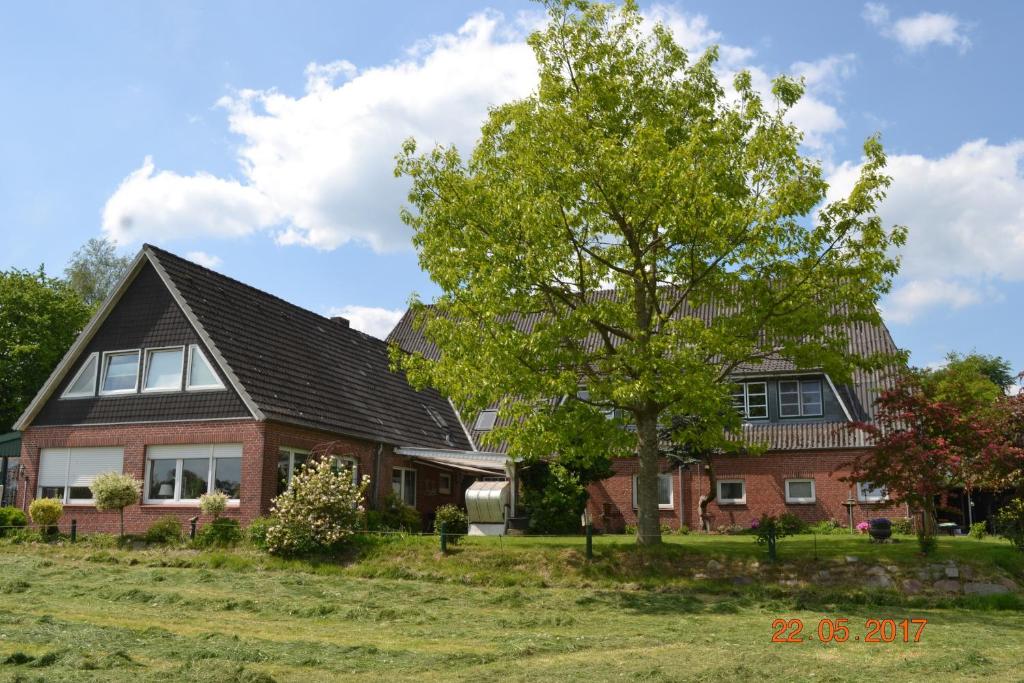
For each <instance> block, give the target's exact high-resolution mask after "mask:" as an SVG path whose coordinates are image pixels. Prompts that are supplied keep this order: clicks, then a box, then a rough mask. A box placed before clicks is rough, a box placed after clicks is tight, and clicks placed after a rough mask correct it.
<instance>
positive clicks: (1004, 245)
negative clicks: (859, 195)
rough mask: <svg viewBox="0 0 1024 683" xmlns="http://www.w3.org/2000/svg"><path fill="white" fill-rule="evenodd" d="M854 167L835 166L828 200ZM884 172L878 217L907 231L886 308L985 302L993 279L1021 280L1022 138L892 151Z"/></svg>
mask: <svg viewBox="0 0 1024 683" xmlns="http://www.w3.org/2000/svg"><path fill="white" fill-rule="evenodd" d="M859 170H860V167H859V165H858V164H851V163H844V164H842V165H840V166H839V167H838V168H837V169H836V171H835V172H834V173H833V174H832V176H831V177H830V179H829V182H830V185H831V187H830V189H829V195H830V197H831V198H835V197H839V196H845V195H846V194H847V193H848V192H849V190H850V188H851V187H852V186H853V183H854V182H855V181H856V178H857V174H858V173H859ZM887 170H888V173H889V175H891V176H892V178H893V184H892V187H891V188H890V189H889V193H888V196H887V198H886V199H885V201H884V202H883V203H882V205H881V208H880V215H881V216H882V218H883V220H884V221H885V222H886V223H893V224H901V225H906V226H907V227H908V228H909V230H910V234H909V237H908V240H907V245H906V247H905V248H904V250H903V265H902V268H901V275H900V277H901V286H900V289H898V290H897V291H895V292H894V293H893V294H892V296H891V297H890V301H889V302H887V306H888V307H889V310H890V311H896V312H897V313H896V315H897V316H898V317H899V318H901V319H902V320H909V319H910V318H912V317H913V315H914V311H919V310H924V309H926V308H928V307H930V306H935V305H938V303H941V302H944V303H947V304H949V305H951V306H953V307H954V308H958V307H963V306H968V305H971V304H975V303H980V302H982V301H985V300H989V299H990V298H991V296H992V292H993V286H994V285H995V284H997V283H998V282H1000V281H1002V282H1019V281H1021V280H1024V140H1019V141H1013V142H1009V143H1007V144H1005V145H993V144H990V143H989V142H988V141H987V140H975V141H972V142H968V143H966V144H964V145H962V146H961V147H960V148H959V149H957V150H956V151H954V152H953V153H951V154H949V155H947V156H944V157H940V158H937V159H930V158H927V157H923V156H920V155H916V154H904V155H893V156H890V157H889V166H888V169H887ZM929 288H931V289H933V290H934V291H931V292H929V291H927V290H928V289H929ZM894 320H896V319H895V318H894Z"/></svg>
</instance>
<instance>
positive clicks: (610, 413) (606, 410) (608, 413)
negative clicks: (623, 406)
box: [576, 387, 619, 420]
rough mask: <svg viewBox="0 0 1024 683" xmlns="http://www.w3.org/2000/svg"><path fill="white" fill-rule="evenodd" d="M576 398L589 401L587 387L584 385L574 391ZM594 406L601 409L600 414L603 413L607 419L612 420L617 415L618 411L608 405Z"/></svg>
mask: <svg viewBox="0 0 1024 683" xmlns="http://www.w3.org/2000/svg"><path fill="white" fill-rule="evenodd" d="M576 398H578V399H579V400H581V401H589V400H590V390H589V389H587V388H586V387H580V389H579V390H578V391H577V392H576ZM594 407H595V408H597V409H598V410H599V411H601V414H602V415H604V417H605V419H607V420H614V419H615V418H616V417H618V416H619V411H618V410H616V409H615V408H613V407H610V406H609V407H602V406H594Z"/></svg>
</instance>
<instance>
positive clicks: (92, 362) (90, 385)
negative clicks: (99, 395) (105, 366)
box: [61, 353, 100, 398]
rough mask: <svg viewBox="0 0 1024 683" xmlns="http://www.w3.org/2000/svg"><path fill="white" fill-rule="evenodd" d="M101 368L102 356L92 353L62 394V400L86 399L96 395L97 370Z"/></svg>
mask: <svg viewBox="0 0 1024 683" xmlns="http://www.w3.org/2000/svg"><path fill="white" fill-rule="evenodd" d="M99 366H100V355H99V354H98V353H90V354H89V356H88V357H87V358H86V359H85V362H84V363H82V367H81V368H79V370H78V374H77V375H75V378H74V379H73V380H71V384H69V385H68V388H67V389H65V390H64V393H63V394H61V398H85V397H87V396H95V395H96V370H97V369H98V368H99Z"/></svg>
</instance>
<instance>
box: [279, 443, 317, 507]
mask: <svg viewBox="0 0 1024 683" xmlns="http://www.w3.org/2000/svg"><path fill="white" fill-rule="evenodd" d="M308 458H309V451H306V450H302V449H301V448H291V447H290V446H282V447H281V448H278V449H277V495H281V494H282V493H284V492H285V491H286V490H287V489H288V487H289V486H290V485H291V483H292V477H293V476H294V475H295V473H296V472H298V471H299V470H300V469H301V468H302V466H303V465H305V464H306V460H307V459H308Z"/></svg>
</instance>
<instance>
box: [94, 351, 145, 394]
mask: <svg viewBox="0 0 1024 683" xmlns="http://www.w3.org/2000/svg"><path fill="white" fill-rule="evenodd" d="M138 386H139V351H138V349H136V350H135V351H114V352H110V353H104V354H103V380H102V382H101V383H100V393H101V394H131V393H134V392H135V389H136V388H137V387H138Z"/></svg>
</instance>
